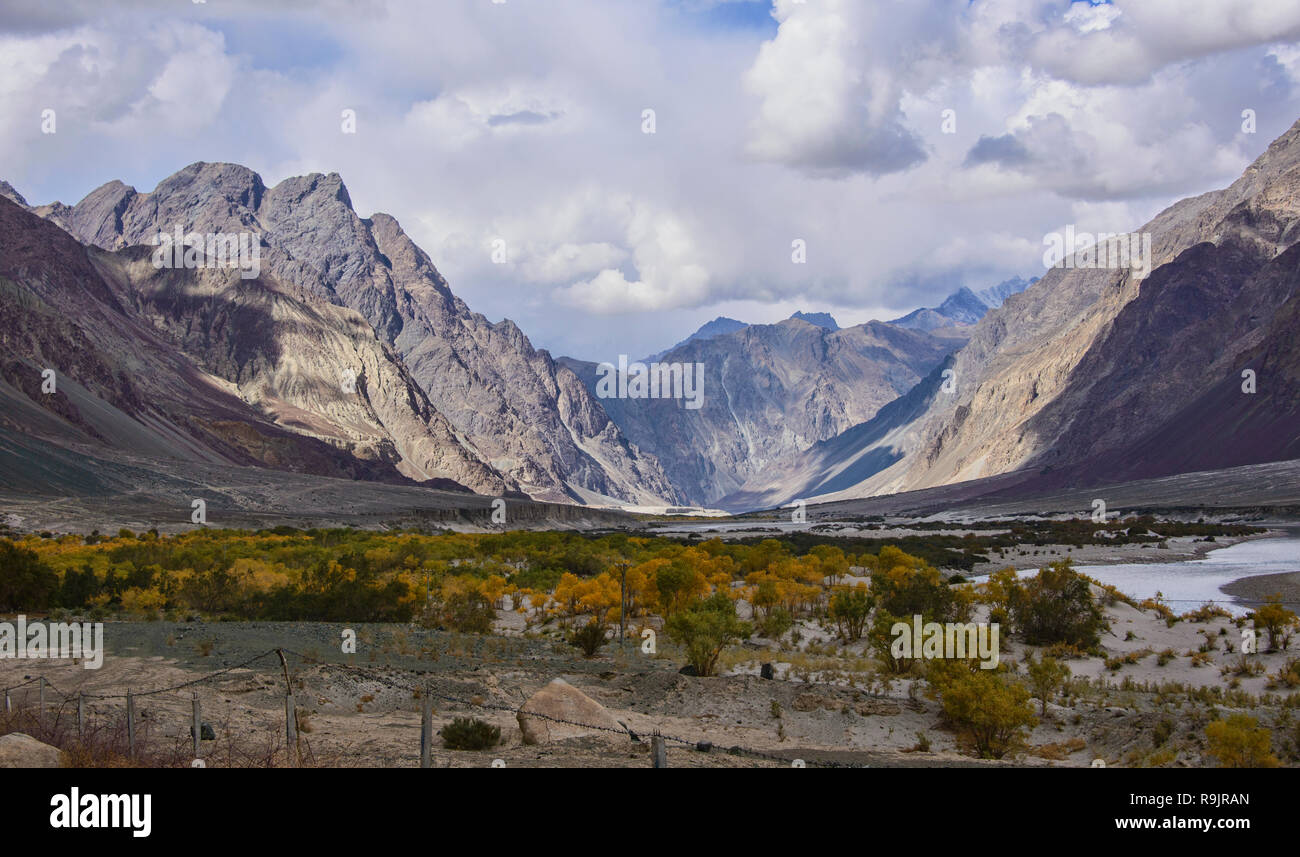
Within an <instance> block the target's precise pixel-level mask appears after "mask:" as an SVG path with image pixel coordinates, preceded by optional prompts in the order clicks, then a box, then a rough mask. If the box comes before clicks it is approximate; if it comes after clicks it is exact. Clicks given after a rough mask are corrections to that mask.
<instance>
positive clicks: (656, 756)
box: [0, 647, 866, 768]
mask: <svg viewBox="0 0 1300 857" xmlns="http://www.w3.org/2000/svg"><path fill="white" fill-rule="evenodd" d="M272 657H275V658H277V659H278V661H279V665H280V667H281V671H282V673H283V678H284V685H285V697H284V708H285V714H284V725H285V747H286V751H287V752H286V756H287V758H288V762H289V764H290V765H292V766H295V767H296V766H301V765H302V764H303V763H304V760H305V758H306V754H305V753H304V749H305V748H304V747H303V744H304V743H305V742H304V741H302V740H301V735H300V728H299V723H298V713H297V712H298V709H297V703H296V698H295V694H294V678H293V675H292V673H291V670H290V666H289V660H288V658H289V657H292V658H295V659H296V660H298V661H299V662H300V663H301V664H305V665H310V666H314V667H317V668H319V669H322V670H335V671H339V672H342V673H346V674H349V675H352V676H355V677H358V678H361V679H364V680H367V681H372V682H376V683H378V684H380V685H383V686H385V687H388V688H390V689H393V690H399V691H404V692H408V693H410V694H411V695H412V697H413V698H417V697H418V698H419V699H420V700H421V729H420V766H421V767H424V768H428V767H432V748H433V738H434V732H433V728H432V713H433V711H432V703H433V700H435V699H437V700H441V701H443V702H447V703H451V704H454V705H459V706H461V707H463V708H468V709H478V710H482V711H493V712H498V713H508V714H511V715H513V716H514V717H515V718H516V719H517V718H519V717H520V716H521V715H522V716H523V717H526V718H531V719H535V720H541V721H546V722H549V723H554V724H556V725H563V726H572V727H577V728H580V729H585V730H589V731H593V732H600V733H606V734H615V735H619V736H621V737H625V738H627V739H628V740H629V741H630V742H632V743H636V744H640V743H643V742H644V739H649V743H650V748H651V753H650V755H651V763H652V766H653V767H657V768H658V767H667V746H668V745H669V744H672V745H676V746H678V747H679V748H685V749H689V750H691V751H693V752H698V753H712V752H715V751H717V752H723V753H726V754H728V755H732V756H739V757H744V758H749V759H753V760H756V761H767V762H774V763H780V764H784V765H790V766H793V767H818V768H862V767H866V765H862V764H853V763H846V762H839V761H835V760H831V759H821V760H802V759H794V758H791V757H790V756H787V755H780V754H776V753H771V752H767V751H763V750H757V749H754V748H751V747H744V746H740V745H732V746H726V747H721V746H717V745H715V743H714V742H712V741H709V740H706V739H704V738H696V739H692V738H686V737H683V736H680V735H675V734H672V733H670V732H665V731H663V730H662V729H659V728H657V727H656V728H653V729H651V730H650V731H649V732H648V734H641V733H639V732H638V731H636V730H633V729H632V728H630V727H628V726H627V725H626V724H624V723H623V722H622V721H616V722H618V723H619V727H620V728H613V727H611V726H608V725H605V724H600V723H586V722H583V721H578V720H570V719H566V718H562V717H554V716H551V715H547V714H543V713H541V712H539V711H535V710H527V711H525V710H523V709H524V705H523V704H521V705H518V706H511V705H505V704H502V703H496V702H490V701H487V700H485V699H482V698H481V697H477V696H475V697H474V698H465V697H463V696H457V695H455V694H451V693H445V692H440V691H438V690H436V689H435V680H434V679H432V678H430V677H429V674H428V673H423V674H422V675H423V676H424V679H423V681H419V680H415V681H413V680H410V679H407V678H405V677H401V676H393V675H391V674H388V673H386V672H383V671H382V670H383V669H390V670H391V669H393V668H391V667H390V668H377V667H364V666H359V665H354V664H341V663H335V662H331V661H325V660H321V659H319V658H315V657H312V656H310V655H306V654H303V653H301V652H297V651H294V650H292V649H286V648H283V647H277V648H274V649H267V650H266V651H264V652H261V653H259V654H257V655H254V656H252V657H250V658H247V659H245V660H243V661H241V662H239V663H237V664H234V665H232V666H228V667H224V668H222V669H220V670H215V671H213V672H211V673H209V674H207V675H204V676H200V677H198V678H194V679H190V680H188V681H183V682H179V683H177V684H172V685H168V686H165V687H158V688H153V689H151V690H143V691H133V690H130V689H128V690H125V691H124V692H122V693H91V692H86V691H77V692H76V693H64V692H62V691H60V690H59V689H58V688H57V687H56V686H55V684H54V683H53V682H52V681H50V679H49V678H48V677H46V676H44V675H36V676H32V677H30V678H28V679H26V680H24V681H22V682H19V683H18V684H14V685H10V686H9V687H4V688H0V693H2V694H3V698H4V712H5V714H6V715H12V714H13V712H14V703H13V700H14V691H18V690H22V689H23V688H28V687H30V686H31V685H39V687H38V688H37V692H38V695H39V696H38V700H39V701H38V703H37V723H39V724H46V723H48V717H49V712H50V709H51V708H52V707H57V711H58V713H57V714H56V715H55V716H56V719H57V718H58V717H59V716H61V715H62V712H63V711H64V710H66V709H67V708H68V707H69V706H71V705H74V704H75V705H76V711H77V738H78V740H79V741H80V740H84V738H85V737H86V736H87V734H88V729H89V727H88V721H87V716H86V703H87V702H90V701H99V702H111V701H122V702H123V703H124V704H125V729H126V743H127V756H128V758H130V759H133V760H134V759H136V758H137V753H138V750H139V747H138V743H137V740H136V730H137V727H138V726H139V720H140V718H139V717H138V716H137V712H136V708H135V705H136V702H137V700H141V699H148V698H150V697H156V696H159V695H162V694H167V693H175V692H176V691H182V690H192V697H191V702H192V722H191V724H190V732H191V736H192V742H193V743H192V750H193V759H194V761H193V763H192V764H193V765H194V766H195V767H203V766H205V763H204V762H203V747H202V742H203V740H205V739H204V732H205V730H204V726H205V725H207V724H205V723H204V722H203V716H202V701H201V698H200V696H199V693H198V687H199V686H201V685H204V684H208V683H210V682H214V681H216V680H217V679H219V678H221V677H222V676H227V675H231V674H233V673H235V672H237V671H239V670H244V669H249V668H251V667H252V666H253V665H254V664H256V663H258V662H261V661H264V660H269V659H270V658H272ZM417 674H420V673H418V672H417ZM298 680H299V682H301V681H302V679H301V677H299V679H298ZM27 696H30V691H28V692H27V693H26V694H25V695H24V701H27V699H26V697H27ZM214 737H215V736H214ZM206 740H211V739H206Z"/></svg>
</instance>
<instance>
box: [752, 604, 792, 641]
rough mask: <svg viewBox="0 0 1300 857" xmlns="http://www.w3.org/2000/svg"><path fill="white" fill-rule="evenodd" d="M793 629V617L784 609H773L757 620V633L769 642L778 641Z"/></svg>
mask: <svg viewBox="0 0 1300 857" xmlns="http://www.w3.org/2000/svg"><path fill="white" fill-rule="evenodd" d="M793 627H794V617H793V616H791V615H790V611H789V610H786V609H785V608H784V607H773V608H772V609H770V610H768V612H767V615H766V616H764V617H763V618H762V619H759V620H758V632H759V633H760V634H762V635H763V636H764V637H767V638H768V639H770V640H780V639H781V638H782V637H784V636H785V635H786V633H787V632H788V631H789V630H790V629H791V628H793Z"/></svg>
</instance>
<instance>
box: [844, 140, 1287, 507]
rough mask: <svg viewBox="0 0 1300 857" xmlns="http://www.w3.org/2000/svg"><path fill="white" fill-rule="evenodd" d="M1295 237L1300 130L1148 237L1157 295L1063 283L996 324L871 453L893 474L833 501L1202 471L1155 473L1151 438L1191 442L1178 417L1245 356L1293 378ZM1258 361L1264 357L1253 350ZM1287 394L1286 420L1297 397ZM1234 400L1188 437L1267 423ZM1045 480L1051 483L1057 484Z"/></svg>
mask: <svg viewBox="0 0 1300 857" xmlns="http://www.w3.org/2000/svg"><path fill="white" fill-rule="evenodd" d="M1298 223H1300V123H1297V125H1296V126H1293V127H1292V128H1291V129H1290V130H1289V131H1288V132H1287V133H1286V134H1284V135H1283V136H1282V137H1280V138H1279V139H1278V140H1276V141H1274V143H1273V144H1272V145H1271V146H1270V147H1269V149H1268V151H1267V152H1265V153H1264V154H1263V155H1262V156H1260V158H1259V159H1258V160H1256V162H1255V163H1254V164H1252V165H1251V166H1250V167H1249V168H1248V169H1247V170H1246V172H1245V173H1244V175H1243V176H1242V177H1241V178H1240V179H1239V180H1237V181H1236V182H1234V183H1233V184H1232V185H1231V186H1230V187H1228V188H1226V189H1224V190H1221V191H1215V192H1212V193H1207V194H1203V195H1201V196H1198V197H1194V198H1191V199H1186V200H1183V201H1181V202H1178V203H1176V204H1174V205H1173V206H1171V207H1169V208H1168V209H1166V210H1165V211H1163V212H1161V213H1160V214H1159V215H1157V216H1156V218H1155V219H1153V220H1152V221H1151V222H1150V223H1148V224H1147V225H1146V226H1144V227H1142V229H1141V230H1139V231H1140V232H1146V233H1150V234H1151V243H1152V268H1153V272H1152V274H1151V275H1150V276H1149V277H1148V278H1147V279H1146V280H1145V281H1143V280H1139V279H1137V278H1135V277H1133V276H1132V272H1131V271H1129V270H1107V269H1086V268H1075V269H1065V268H1053V269H1051V270H1049V271H1048V272H1047V274H1046V275H1045V276H1044V277H1043V278H1042V279H1041V280H1039V281H1038V282H1037V283H1035V284H1034V285H1032V286H1031V287H1030V288H1029V289H1027V290H1026V291H1025V292H1023V293H1021V294H1019V295H1013V296H1011V297H1010V298H1008V299H1007V301H1006V303H1005V304H1004V305H1003V306H1002V307H1000V308H998V309H995V310H992V311H990V312H989V313H988V314H987V315H986V316H985V317H984V318H983V319H981V320H980V321H979V322H978V323H977V324H976V325H975V327H974V328H973V329H972V331H971V338H970V341H969V342H968V343H967V345H966V346H965V347H964V348H963V349H962V350H961V351H960V352H959V353H958V354H957V356H956V360H955V362H954V364H953V367H952V369H953V372H954V375H953V380H954V382H955V387H954V394H953V395H945V396H935V397H933V398H932V399H931V403H930V405H929V406H928V407H927V408H926V410H925V412H924V413H923V414H921V415H920V416H918V417H917V418H916V420H914V421H913V423H912V424H911V425H909V426H908V427H906V428H905V429H898V430H895V432H894V433H893V434H891V435H890V436H889V437H888V438H885V439H876V440H873V441H872V443H873V444H877V445H880V446H881V447H882V448H886V449H887V450H888V454H887V455H879V456H877V459H878V460H879V461H880V463H882V464H886V465H887V466H884V467H882V468H881V470H880V471H879V472H877V473H874V474H870V475H866V476H865V477H864V478H863V479H862V480H861V481H860V482H859V483H858V484H856V485H854V486H852V487H851V488H848V489H845V490H842V491H840V492H838V494H837V495H836V496H837V497H852V496H861V497H865V496H872V495H877V494H887V493H896V492H900V491H910V490H917V489H924V488H929V487H934V486H939V485H948V484H953V483H957V482H963V481H966V480H972V479H978V478H981V477H986V476H992V475H995V474H1002V473H1009V472H1011V471H1016V470H1020V469H1024V468H1038V469H1046V468H1048V467H1052V468H1065V467H1066V466H1067V465H1073V466H1074V469H1073V470H1063V471H1061V472H1060V473H1058V475H1057V477H1055V478H1058V479H1066V478H1079V477H1080V476H1081V474H1085V473H1091V472H1094V470H1095V469H1097V468H1101V469H1105V468H1107V467H1111V468H1113V469H1114V471H1115V472H1116V473H1129V474H1148V475H1150V474H1152V473H1154V472H1157V471H1158V472H1161V473H1171V472H1175V471H1176V470H1177V469H1178V468H1181V467H1191V466H1194V465H1195V466H1199V465H1196V462H1197V461H1202V462H1203V461H1204V460H1205V457H1204V456H1201V457H1200V458H1198V457H1197V456H1196V455H1192V454H1190V450H1188V449H1187V447H1186V446H1185V445H1181V446H1178V445H1176V446H1177V448H1180V449H1183V450H1184V452H1185V453H1188V454H1185V455H1183V456H1182V457H1181V458H1180V457H1179V456H1170V457H1164V458H1161V457H1160V456H1158V455H1157V456H1155V457H1154V458H1151V459H1149V461H1151V462H1156V461H1161V462H1163V463H1161V464H1159V465H1158V466H1157V465H1155V464H1154V463H1153V464H1151V465H1150V466H1146V465H1143V464H1141V461H1140V460H1141V459H1142V456H1143V455H1144V454H1147V455H1149V454H1151V453H1152V452H1155V451H1156V450H1154V448H1153V447H1151V446H1149V444H1150V443H1151V442H1152V441H1151V440H1149V439H1148V440H1145V441H1144V436H1145V437H1147V438H1154V437H1160V438H1162V439H1163V440H1165V441H1169V440H1171V439H1172V438H1174V437H1175V436H1177V434H1178V431H1179V429H1177V428H1176V427H1172V426H1170V425H1169V423H1168V418H1169V416H1170V415H1172V414H1175V413H1178V412H1179V411H1181V410H1182V409H1183V408H1184V407H1186V406H1188V405H1189V403H1194V400H1197V399H1198V398H1200V397H1202V396H1211V397H1213V396H1215V395H1218V396H1220V397H1222V396H1223V395H1224V393H1223V391H1224V390H1228V389H1231V388H1232V386H1233V385H1234V384H1235V386H1236V387H1239V386H1240V383H1241V378H1240V370H1241V369H1242V368H1247V367H1246V365H1245V362H1246V360H1247V357H1246V355H1247V354H1248V353H1249V354H1262V353H1268V354H1273V355H1275V358H1276V359H1277V361H1278V362H1279V364H1280V365H1284V366H1285V365H1287V364H1288V360H1289V357H1287V355H1289V353H1290V351H1289V348H1290V341H1289V340H1288V336H1289V334H1288V333H1287V331H1286V330H1285V329H1280V328H1278V327H1276V326H1275V325H1274V323H1273V319H1274V315H1275V313H1278V312H1279V307H1283V306H1286V305H1287V302H1288V301H1289V300H1290V297H1289V295H1290V294H1291V293H1292V292H1293V287H1292V286H1291V285H1289V284H1288V283H1287V282H1286V280H1287V277H1288V276H1289V275H1287V274H1286V273H1285V271H1286V264H1288V262H1289V257H1283V258H1279V257H1280V256H1281V254H1282V253H1283V251H1285V250H1286V249H1287V248H1288V247H1289V246H1290V245H1292V244H1293V243H1295V241H1296V240H1297V238H1300V226H1298V225H1297V224H1298ZM1198 245H1201V246H1198ZM1274 262H1276V265H1274V264H1273V263H1274ZM1171 263H1172V264H1171ZM1270 266H1271V267H1270ZM1266 268H1269V270H1270V271H1271V273H1268V274H1265V273H1264V271H1265V269H1266ZM1259 277H1266V279H1263V280H1261V279H1259ZM1270 331H1271V332H1270ZM1250 348H1255V349H1256V351H1254V352H1244V351H1243V349H1250ZM1261 348H1262V349H1263V351H1262V352H1260V351H1259V350H1258V349H1261ZM1234 378H1235V381H1234V380H1233V379H1234ZM1230 382H1231V383H1230ZM1216 385H1224V386H1222V387H1219V386H1216ZM1278 389H1280V390H1283V392H1282V394H1281V395H1282V399H1280V400H1279V406H1281V407H1283V411H1282V413H1285V412H1286V411H1285V408H1286V407H1290V405H1289V404H1287V400H1286V396H1287V395H1289V393H1286V392H1285V390H1286V389H1287V388H1286V387H1285V386H1280V387H1279V388H1278ZM1216 391H1217V392H1216ZM1233 401H1235V403H1236V404H1237V406H1238V407H1237V409H1235V410H1229V411H1227V412H1224V411H1223V410H1222V408H1223V407H1224V406H1225V405H1226V403H1227V399H1223V398H1220V399H1218V400H1215V399H1213V398H1210V399H1205V400H1204V401H1203V402H1202V403H1201V404H1200V405H1198V406H1197V407H1198V408H1199V410H1198V411H1197V416H1196V418H1195V419H1194V420H1192V422H1193V423H1198V422H1204V421H1206V420H1210V421H1214V420H1227V421H1228V422H1226V423H1222V424H1221V427H1220V430H1221V431H1223V430H1226V426H1227V425H1228V423H1231V422H1232V421H1233V420H1238V419H1245V418H1246V417H1245V416H1243V415H1242V411H1241V408H1242V407H1250V408H1254V409H1255V416H1253V417H1251V419H1265V417H1264V413H1263V411H1264V410H1265V409H1266V408H1267V405H1266V404H1265V403H1264V402H1263V401H1262V400H1261V399H1258V398H1256V399H1253V400H1250V399H1246V398H1237V399H1235V400H1233ZM1252 401H1253V402H1254V404H1250V403H1251V402H1252ZM1236 425H1237V428H1236V429H1234V431H1233V433H1231V434H1228V435H1218V434H1211V435H1206V434H1200V435H1197V436H1198V437H1199V441H1198V442H1199V443H1200V444H1202V445H1211V446H1212V447H1214V448H1219V447H1221V446H1222V445H1224V444H1233V443H1237V442H1238V441H1237V440H1236V439H1237V438H1242V437H1248V436H1252V432H1254V431H1255V430H1253V429H1247V427H1246V425H1245V424H1240V423H1237V424H1236ZM1275 428H1276V429H1277V430H1278V431H1281V432H1282V434H1281V435H1279V436H1278V437H1277V438H1276V439H1275V440H1274V441H1271V442H1270V443H1269V445H1268V446H1269V449H1270V450H1271V452H1269V453H1268V455H1284V454H1287V453H1286V450H1288V449H1291V448H1292V446H1293V444H1291V442H1290V436H1289V435H1287V434H1286V432H1287V431H1289V429H1286V428H1285V426H1276V425H1275ZM1182 430H1184V431H1186V430H1188V427H1187V426H1184V428H1183V429H1182ZM1152 433H1154V434H1152ZM1191 434H1192V435H1195V434H1196V433H1195V432H1194V431H1193V432H1191ZM1143 443H1147V444H1148V446H1146V447H1143V446H1142V444H1143ZM1143 450H1145V453H1144V452H1143ZM865 452H866V450H861V449H858V450H855V455H857V456H859V457H860V456H862V455H863V454H864V453H865ZM1214 457H1215V456H1210V458H1214ZM1238 458H1240V456H1236V457H1234V456H1231V455H1218V456H1217V459H1218V460H1223V461H1229V460H1232V461H1236V460H1237V459H1238ZM1259 460H1263V459H1259ZM1067 474H1072V475H1067ZM1042 478H1044V479H1047V478H1052V477H1050V471H1049V474H1043V475H1042Z"/></svg>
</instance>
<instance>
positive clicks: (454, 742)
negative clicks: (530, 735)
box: [438, 717, 501, 750]
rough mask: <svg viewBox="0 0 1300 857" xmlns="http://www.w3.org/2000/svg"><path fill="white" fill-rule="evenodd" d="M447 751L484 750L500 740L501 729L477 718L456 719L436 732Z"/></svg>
mask: <svg viewBox="0 0 1300 857" xmlns="http://www.w3.org/2000/svg"><path fill="white" fill-rule="evenodd" d="M438 734H439V735H441V736H442V743H443V746H445V747H446V748H447V749H448V750H486V749H488V748H490V747H495V746H496V745H497V743H498V742H500V740H501V729H500V728H499V727H496V726H493V725H492V724H491V723H488V722H486V721H484V720H479V719H478V718H477V717H457V718H455V719H453V720H452V721H451V722H450V723H448V724H447V725H446V726H444V727H442V728H441V729H439V730H438Z"/></svg>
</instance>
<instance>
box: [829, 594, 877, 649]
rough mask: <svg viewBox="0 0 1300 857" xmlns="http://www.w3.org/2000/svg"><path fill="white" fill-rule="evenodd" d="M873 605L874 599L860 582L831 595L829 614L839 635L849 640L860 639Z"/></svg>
mask: <svg viewBox="0 0 1300 857" xmlns="http://www.w3.org/2000/svg"><path fill="white" fill-rule="evenodd" d="M873 606H875V599H874V598H872V597H871V593H869V592H868V591H867V587H866V586H864V585H862V584H859V585H858V586H854V587H851V588H845V589H841V590H840V591H839V592H836V593H835V594H834V595H833V596H831V606H830V616H831V619H832V620H834V622H835V624H836V626H837V627H838V628H839V630H840V636H842V637H843V638H844V639H846V640H848V641H850V642H854V641H857V640H859V639H861V638H862V631H863V629H864V628H865V627H866V624H867V618H868V617H869V616H870V615H871V608H872V607H873Z"/></svg>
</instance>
